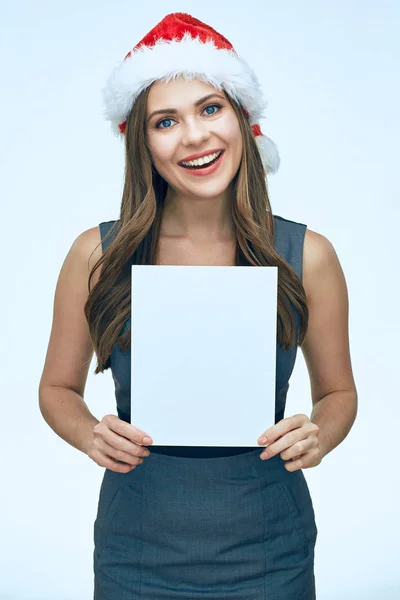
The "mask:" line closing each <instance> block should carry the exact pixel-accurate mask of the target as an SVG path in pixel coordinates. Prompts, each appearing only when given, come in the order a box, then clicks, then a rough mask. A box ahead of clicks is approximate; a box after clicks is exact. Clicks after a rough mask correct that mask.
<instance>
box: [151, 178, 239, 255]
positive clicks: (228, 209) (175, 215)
mask: <svg viewBox="0 0 400 600" xmlns="http://www.w3.org/2000/svg"><path fill="white" fill-rule="evenodd" d="M232 200H233V198H232V194H231V193H229V191H228V190H227V192H226V193H224V194H222V195H221V196H218V197H214V198H193V197H188V196H183V195H177V194H174V192H172V191H171V188H168V192H167V195H166V198H165V201H164V208H163V212H162V217H161V230H160V235H163V236H167V237H179V238H182V239H186V240H190V241H192V242H199V243H213V242H221V241H227V240H232V239H235V238H236V230H235V227H234V223H233V219H232Z"/></svg>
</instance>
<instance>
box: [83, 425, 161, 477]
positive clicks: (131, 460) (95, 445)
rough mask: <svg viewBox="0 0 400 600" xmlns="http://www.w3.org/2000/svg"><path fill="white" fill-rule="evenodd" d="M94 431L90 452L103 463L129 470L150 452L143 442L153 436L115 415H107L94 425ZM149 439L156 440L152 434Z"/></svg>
mask: <svg viewBox="0 0 400 600" xmlns="http://www.w3.org/2000/svg"><path fill="white" fill-rule="evenodd" d="M92 434H93V435H92V439H90V440H89V443H88V446H87V448H86V449H85V451H86V454H87V455H88V456H89V458H91V459H92V460H94V462H95V463H97V464H98V465H99V466H100V467H106V468H107V469H109V470H110V471H116V472H117V473H129V471H132V469H134V468H135V467H137V466H138V465H140V464H141V463H142V462H143V460H144V457H146V456H148V455H149V454H150V452H149V450H148V449H147V448H146V447H145V446H143V445H142V444H143V443H144V439H143V438H144V437H147V438H150V436H149V435H147V434H146V433H144V432H143V431H141V430H140V429H137V428H136V427H135V426H134V425H131V424H130V423H127V422H126V421H123V420H122V419H120V418H119V417H117V416H115V415H105V416H104V417H103V418H102V420H101V421H99V423H97V424H96V425H95V426H94V427H93V430H92ZM146 443H147V441H146ZM148 443H149V444H151V443H153V442H152V440H151V438H150V442H148ZM119 461H122V462H119Z"/></svg>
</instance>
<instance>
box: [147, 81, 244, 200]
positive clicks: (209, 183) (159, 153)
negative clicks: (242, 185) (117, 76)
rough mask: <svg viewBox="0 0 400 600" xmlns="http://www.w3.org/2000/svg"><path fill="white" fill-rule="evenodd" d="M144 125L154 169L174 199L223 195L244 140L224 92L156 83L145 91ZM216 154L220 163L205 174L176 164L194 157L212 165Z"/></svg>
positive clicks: (195, 83)
mask: <svg viewBox="0 0 400 600" xmlns="http://www.w3.org/2000/svg"><path fill="white" fill-rule="evenodd" d="M211 94H212V96H211ZM205 96H210V97H209V98H207V99H204V97H205ZM155 111H161V112H157V114H153V113H154V112H155ZM147 119H148V120H147V138H148V144H149V147H150V151H151V155H152V161H153V165H154V168H155V169H156V170H157V171H158V173H159V174H160V175H161V176H162V177H163V178H164V179H165V180H166V181H167V182H168V184H169V185H170V187H171V188H172V189H173V190H174V191H175V192H176V193H179V194H184V195H190V196H194V197H196V198H201V197H203V198H212V197H217V196H220V195H221V194H223V193H224V192H225V191H226V189H227V188H228V186H229V184H230V183H231V181H232V179H233V178H234V176H235V175H236V172H237V170H238V168H239V165H240V161H241V157H242V136H241V132H240V128H239V122H238V119H237V117H236V114H235V112H234V110H233V108H232V107H231V105H230V104H229V102H228V100H227V99H226V97H225V94H224V92H223V91H219V90H217V89H216V88H215V87H214V86H212V85H209V84H207V83H204V82H202V81H200V80H198V79H193V80H192V81H185V79H184V78H183V77H179V79H176V80H171V81H169V82H168V83H166V82H163V81H157V82H156V83H154V84H153V85H152V87H151V89H150V91H149V95H148V101H147ZM216 152H222V154H221V156H220V158H219V159H218V161H217V163H215V164H214V166H212V165H210V166H209V167H207V168H206V169H196V168H194V169H193V168H192V169H191V168H190V165H186V167H185V166H183V165H181V164H180V163H181V161H182V160H183V161H185V160H186V161H189V160H191V159H192V156H193V155H198V154H201V155H202V156H203V155H205V156H206V157H207V159H206V160H208V159H210V158H211V159H214V158H215V156H214V155H215V153H216ZM210 155H211V156H210ZM204 162H205V161H204Z"/></svg>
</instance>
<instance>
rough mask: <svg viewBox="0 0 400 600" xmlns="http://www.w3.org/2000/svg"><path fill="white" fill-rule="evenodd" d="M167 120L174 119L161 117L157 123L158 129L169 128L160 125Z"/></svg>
mask: <svg viewBox="0 0 400 600" xmlns="http://www.w3.org/2000/svg"><path fill="white" fill-rule="evenodd" d="M165 121H172V119H161V121H158V123H157V124H156V129H169V127H160V125H161V123H165Z"/></svg>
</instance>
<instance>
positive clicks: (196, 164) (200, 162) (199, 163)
mask: <svg viewBox="0 0 400 600" xmlns="http://www.w3.org/2000/svg"><path fill="white" fill-rule="evenodd" d="M220 154H221V152H215V153H214V154H209V155H208V156H203V157H202V158H198V159H196V160H190V161H189V162H183V161H182V165H184V166H185V167H201V166H202V165H204V164H206V163H209V162H211V161H212V160H214V159H215V158H217V156H219V155H220Z"/></svg>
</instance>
